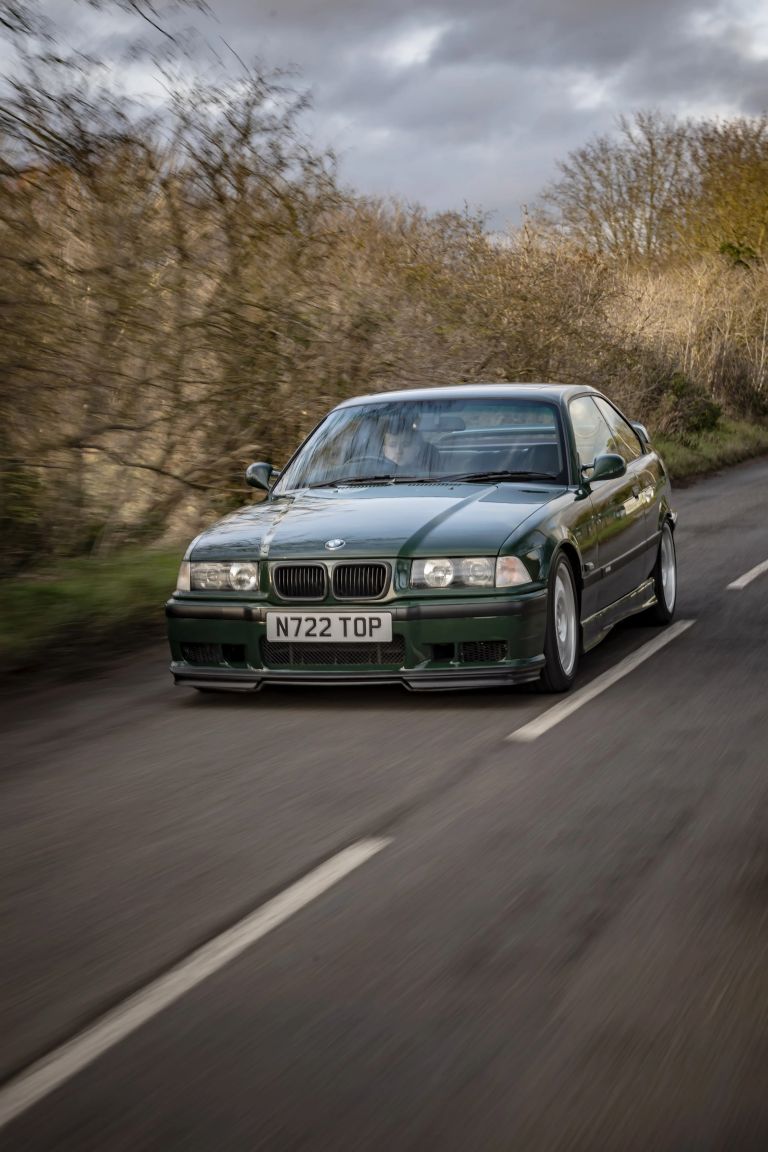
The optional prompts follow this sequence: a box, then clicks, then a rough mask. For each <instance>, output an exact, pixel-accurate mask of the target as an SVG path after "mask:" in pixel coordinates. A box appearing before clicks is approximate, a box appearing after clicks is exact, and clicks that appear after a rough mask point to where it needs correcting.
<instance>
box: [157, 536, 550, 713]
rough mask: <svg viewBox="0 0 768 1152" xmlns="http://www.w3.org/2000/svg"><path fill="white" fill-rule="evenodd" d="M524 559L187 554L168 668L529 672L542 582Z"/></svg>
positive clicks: (204, 676)
mask: <svg viewBox="0 0 768 1152" xmlns="http://www.w3.org/2000/svg"><path fill="white" fill-rule="evenodd" d="M329 543H331V544H333V543H334V541H333V540H331V541H329ZM191 555H192V557H194V550H193V551H192V553H191ZM528 564H529V565H530V568H528V567H526V566H525V561H524V560H520V559H519V558H517V557H498V556H478V557H456V556H454V557H431V556H428V557H416V558H405V557H394V558H393V557H387V558H380V557H360V558H347V557H345V558H344V559H337V558H333V559H331V558H328V559H326V558H325V557H323V558H318V557H307V558H305V559H294V558H292V559H289V560H279V559H278V560H272V559H271V560H268V561H259V560H256V561H243V560H242V559H239V560H237V561H232V562H229V561H223V560H221V561H202V562H198V563H196V562H195V561H194V559H191V560H187V561H185V562H184V564H183V565H182V569H181V572H180V579H179V587H178V588H177V590H176V592H175V593H174V595H173V596H172V598H171V599H170V600H169V601H168V603H167V605H166V616H167V619H168V632H169V639H170V645H171V653H172V664H171V670H172V672H173V676H174V679H175V681H176V683H178V684H186V685H189V686H192V687H196V688H229V689H233V690H253V689H259V688H261V687H263V686H264V685H265V684H270V683H272V684H280V683H283V684H374V683H375V684H393V683H398V684H402V685H404V686H405V687H407V688H410V689H441V688H442V689H445V688H467V687H472V686H478V687H480V686H489V685H507V684H518V683H522V682H524V681H527V680H535V679H537V678H538V676H539V675H540V673H541V669H542V667H543V663H544V658H543V656H542V650H543V637H544V628H545V623H546V587H545V586H543V585H542V584H541V583H539V582H538V581H537V580H536V579H534V578H533V576H534V572H532V571H531V570H530V569H532V568H535V564H534V560H533V559H532V558H531V559H529V560H528ZM512 581H515V583H511V582H512ZM505 582H506V583H505ZM246 583H248V584H250V587H247V588H243V587H242V585H244V584H246ZM212 584H214V585H216V584H218V585H219V587H211V585H212ZM238 584H240V585H241V587H238V586H237V585H238ZM233 585H234V586H233Z"/></svg>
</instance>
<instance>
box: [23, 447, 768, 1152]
mask: <svg viewBox="0 0 768 1152" xmlns="http://www.w3.org/2000/svg"><path fill="white" fill-rule="evenodd" d="M676 507H677V509H678V511H679V513H680V524H679V530H678V536H677V542H678V557H679V564H680V583H681V587H680V598H679V609H678V616H679V618H681V619H686V620H693V621H695V623H694V624H693V625H692V626H691V627H690V628H689V629H688V630H687V631H684V632H683V633H682V634H680V635H677V636H676V637H675V638H674V639H672V640H671V641H670V643H669V644H667V645H666V646H664V647H663V648H661V649H660V650H659V651H658V652H656V653H655V654H654V655H652V656H651V657H650V658H649V659H647V660H646V661H645V662H643V663H641V664H640V665H639V666H638V667H636V668H635V669H634V670H633V671H631V672H630V673H629V674H628V675H626V676H625V677H624V678H623V679H621V680H619V681H617V682H616V683H614V684H612V685H611V686H610V687H608V688H607V689H606V690H605V691H604V692H602V693H600V694H599V695H597V696H596V697H595V698H594V699H592V700H591V701H589V702H587V703H585V704H584V706H583V707H581V708H579V709H578V710H577V711H575V712H574V713H573V714H572V715H571V716H569V717H567V718H566V719H564V720H563V721H562V722H561V723H559V724H557V725H555V726H554V727H553V728H552V729H551V730H550V731H548V732H546V733H544V734H543V735H542V736H540V737H539V738H538V739H537V740H535V741H532V742H527V743H520V742H516V741H510V740H508V739H507V736H508V735H509V734H510V733H512V732H514V731H515V730H517V729H519V728H520V727H521V726H523V725H525V724H526V723H528V722H529V721H530V720H532V719H534V718H535V717H537V716H538V715H540V714H542V713H543V712H544V711H545V710H546V709H548V708H550V707H552V705H553V703H554V701H553V700H552V699H551V698H550V699H548V698H545V697H540V696H538V695H536V694H534V693H533V692H530V691H528V690H516V691H498V692H484V693H479V694H471V693H467V694H462V695H458V696H455V695H438V696H423V695H418V696H417V695H408V694H406V693H404V692H401V691H400V690H397V689H387V690H384V689H376V690H354V691H353V690H343V691H342V690H329V691H326V692H321V691H305V690H293V691H279V690H272V691H265V692H263V693H261V694H260V695H255V696H247V697H241V696H237V697H223V698H219V697H210V696H209V697H203V696H199V695H198V694H196V693H193V692H188V691H186V690H182V689H176V688H173V687H172V686H171V683H170V678H169V676H168V674H167V671H166V667H165V664H166V654H165V651H164V649H162V648H155V649H152V650H148V651H146V652H143V653H141V654H140V655H137V656H136V657H135V658H133V659H132V660H130V661H129V662H126V663H124V664H122V665H121V666H120V667H118V668H115V669H113V670H112V671H110V672H108V673H107V674H102V675H101V677H100V678H99V679H98V680H90V681H88V680H83V681H79V682H77V683H72V684H69V685H62V686H60V687H58V688H56V689H51V688H50V687H47V688H46V689H45V691H44V692H42V693H41V694H40V695H34V696H33V695H30V696H28V697H25V698H24V699H18V698H17V699H15V700H13V701H12V703H11V704H9V705H7V706H6V707H5V708H4V709H3V711H2V714H1V718H2V722H3V741H2V746H3V749H4V756H3V759H4V767H3V769H2V772H0V917H1V920H0V924H1V925H2V928H1V929H0V936H1V939H2V947H1V948H0V988H1V989H2V992H1V993H0V997H1V999H0V1017H1V1020H2V1022H1V1023H0V1079H2V1080H4V1081H12V1080H13V1079H14V1077H18V1076H19V1075H20V1074H21V1076H22V1079H23V1077H24V1074H25V1069H28V1068H29V1066H30V1065H31V1064H32V1063H33V1062H34V1061H36V1060H38V1059H39V1058H40V1057H43V1056H45V1055H46V1054H48V1053H50V1052H51V1051H52V1050H54V1049H56V1048H57V1047H58V1046H60V1045H62V1044H63V1043H64V1042H65V1041H68V1040H70V1039H71V1038H73V1037H76V1036H78V1035H79V1034H80V1033H81V1032H82V1031H83V1030H84V1029H85V1028H86V1026H87V1025H89V1024H91V1023H92V1022H94V1021H96V1020H98V1018H99V1017H100V1016H101V1015H102V1014H103V1013H105V1012H106V1011H107V1010H109V1009H111V1008H113V1007H114V1006H116V1005H120V1004H122V1003H123V1002H124V1001H125V1000H126V998H127V997H129V996H130V995H131V994H133V993H138V994H139V999H140V1000H141V997H142V995H143V996H144V997H145V999H144V1000H143V1001H141V1002H142V1003H148V1002H149V1001H147V999H146V997H147V993H146V989H147V986H148V985H150V984H151V982H152V981H154V980H155V979H156V978H157V977H159V976H161V974H162V973H164V972H166V971H167V970H168V969H169V968H170V967H171V966H173V965H174V964H176V963H178V962H180V961H183V960H184V958H185V957H188V956H189V955H190V953H192V952H193V951H194V950H195V949H196V948H197V947H198V946H200V945H201V944H203V943H204V942H205V941H209V940H211V939H213V938H217V937H219V935H220V934H221V933H222V932H224V931H225V930H226V929H228V928H230V927H231V926H232V925H235V924H238V923H239V922H241V921H242V920H243V918H244V917H248V916H249V915H250V914H251V913H253V912H254V911H255V910H258V909H259V908H260V907H261V906H262V905H264V903H265V901H268V900H269V899H271V898H272V897H275V896H278V895H279V894H281V893H284V892H285V890H286V889H287V888H288V887H289V886H290V885H291V884H292V883H293V882H294V881H296V880H297V879H299V878H301V877H303V876H305V875H306V874H308V873H311V872H312V870H313V869H314V868H315V867H316V866H317V865H318V864H320V863H321V862H322V861H325V860H328V859H335V858H336V856H337V854H338V853H339V852H341V851H342V850H343V849H345V848H346V847H347V846H349V845H354V844H356V843H358V842H359V841H361V840H363V841H366V840H368V839H370V838H372V837H376V838H385V839H386V840H387V841H388V842H387V843H386V845H385V846H381V845H377V846H376V847H379V848H380V850H379V851H376V852H375V854H372V855H371V857H370V859H368V860H366V861H365V862H362V863H360V865H359V867H356V868H355V869H354V870H352V871H350V872H349V874H348V875H346V876H345V877H343V878H340V879H339V880H338V882H336V883H332V884H330V886H329V887H328V888H327V890H326V891H325V892H323V893H320V894H315V895H311V896H310V897H308V898H307V899H306V902H305V904H304V906H303V907H302V908H301V909H300V910H298V911H297V912H296V913H295V915H293V916H291V917H290V918H287V919H285V920H284V921H283V922H282V923H278V924H276V926H274V927H273V928H272V930H271V931H268V932H264V933H262V934H261V936H260V938H258V939H254V941H253V942H252V943H251V944H249V945H248V946H247V947H244V948H243V950H242V951H241V952H240V954H239V955H238V956H237V957H235V958H234V959H231V960H230V961H229V962H228V963H226V964H222V965H221V966H219V968H218V970H217V971H215V972H214V973H213V974H211V975H209V976H207V978H205V979H199V981H198V982H195V980H194V979H193V981H192V983H193V984H194V986H193V987H190V988H189V990H188V991H186V993H185V994H184V995H182V996H180V997H179V998H178V999H176V1000H175V1002H174V1003H172V1004H170V1005H169V1006H166V1007H163V1006H162V1005H159V1006H157V1005H156V1006H155V1008H153V1007H152V1005H151V1003H150V1006H149V1008H148V1009H147V1018H146V1020H145V1022H144V1023H143V1024H142V1026H141V1027H138V1028H136V1029H135V1030H134V1031H132V1032H131V1033H130V1035H127V1036H125V1038H123V1039H120V1040H118V1041H117V1042H115V1043H113V1044H112V1046H111V1047H108V1048H107V1050H105V1051H104V1052H103V1053H102V1054H100V1055H98V1057H97V1058H95V1059H93V1060H92V1061H91V1062H90V1063H87V1064H84V1065H83V1066H82V1067H80V1068H79V1070H77V1068H78V1067H79V1065H78V1059H79V1057H78V1052H79V1051H80V1049H79V1048H78V1049H77V1050H76V1051H75V1056H74V1057H73V1059H74V1062H75V1063H74V1068H73V1069H72V1070H73V1071H74V1074H73V1075H71V1076H70V1077H69V1078H68V1079H66V1080H64V1081H63V1082H62V1083H61V1084H60V1085H59V1086H58V1087H55V1086H52V1087H51V1090H50V1091H48V1092H47V1094H44V1095H43V1096H42V1098H41V1099H39V1100H38V1101H37V1102H36V1103H34V1104H32V1105H31V1106H30V1107H29V1108H27V1109H26V1110H23V1111H22V1112H21V1114H19V1115H18V1116H17V1117H16V1118H15V1119H13V1120H11V1121H10V1122H9V1123H8V1124H7V1125H6V1126H5V1127H4V1128H3V1129H2V1130H0V1147H2V1148H3V1149H8V1150H11V1149H13V1150H16V1149H24V1150H25V1152H26V1150H37V1149H55V1150H56V1152H66V1150H73V1152H74V1150H77V1152H83V1150H91V1149H93V1150H99V1152H102V1150H106V1149H109V1150H110V1152H121V1150H123V1149H125V1150H131V1152H137V1150H143V1149H153V1150H155V1149H157V1150H158V1152H168V1150H175V1149H185V1150H187V1149H189V1150H198V1149H199V1150H201V1152H209V1150H217V1152H218V1150H219V1149H222V1150H225V1149H226V1150H228V1149H237V1150H239V1149H244V1150H249V1152H251V1150H256V1149H268V1150H270V1152H271V1150H277V1152H283V1150H286V1152H287V1150H291V1152H298V1150H303V1149H307V1150H316V1149H317V1150H319V1149H328V1150H333V1152H337V1150H338V1152H342V1150H344V1152H346V1150H347V1149H350V1150H351V1149H355V1150H356V1152H358V1150H361V1149H365V1150H368V1149H372V1150H377V1152H378V1150H379V1149H381V1150H388V1152H390V1150H399V1149H419V1150H421V1149H433V1148H435V1149H440V1150H441V1152H448V1150H452V1149H457V1150H472V1152H474V1150H485V1149H488V1150H496V1149H498V1150H499V1152H501V1150H504V1152H517V1150H518V1149H519V1150H521V1152H523V1150H524V1152H538V1150H547V1152H548V1150H550V1149H552V1150H555V1149H563V1150H568V1152H601V1150H610V1152H612V1150H613V1149H616V1150H617V1152H634V1150H635V1149H637V1150H638V1152H640V1150H642V1152H647V1150H649V1149H653V1150H660V1152H666V1150H669V1152H703V1150H707V1152H710V1150H712V1152H714V1150H722V1152H731V1150H735V1152H752V1150H755V1152H757V1150H760V1152H764V1150H765V1149H766V1148H768V963H767V961H768V573H765V574H764V575H762V576H760V577H758V578H757V579H755V580H753V581H752V582H751V583H749V584H748V585H747V586H746V587H744V588H743V589H742V590H729V589H728V588H727V585H728V584H729V583H730V582H731V581H733V580H734V579H735V578H736V577H738V576H740V575H741V574H742V573H744V572H746V571H747V570H749V569H751V568H753V567H754V566H755V565H757V564H759V563H760V562H762V561H764V560H766V559H768V462H766V461H762V462H755V463H752V464H749V465H745V466H742V467H740V468H737V469H734V470H732V471H730V472H727V473H723V474H722V475H720V476H716V477H713V478H711V479H709V480H706V481H702V482H700V483H698V484H696V485H694V486H693V487H691V488H689V489H686V490H684V491H680V492H678V493H677V495H676ZM658 634H659V630H657V629H652V628H648V627H645V626H638V625H637V624H633V625H627V626H623V627H622V628H620V629H617V630H616V631H615V633H614V634H613V635H612V636H611V637H610V638H609V639H608V640H607V641H606V642H605V643H604V644H603V645H601V647H600V648H598V649H596V650H595V651H594V652H593V653H592V654H590V655H589V656H588V657H586V658H585V660H584V662H583V666H582V675H581V679H580V684H581V685H585V684H587V683H589V682H591V681H593V680H594V679H595V678H596V677H597V676H599V675H601V674H603V673H605V672H607V671H608V670H610V669H613V668H616V667H617V666H618V665H619V664H620V662H621V661H622V660H623V659H624V658H625V657H626V656H627V655H628V654H629V653H631V652H633V651H637V650H640V649H641V648H642V646H643V645H645V644H646V643H648V642H649V641H650V640H651V639H653V638H654V637H656V636H657V635H658ZM270 907H271V906H270ZM259 931H260V932H261V930H259ZM150 999H151V997H150ZM16 1083H17V1084H18V1083H19V1081H16ZM4 1099H5V1100H6V1103H7V1099H8V1090H6V1096H5V1097H4V1096H3V1090H2V1089H0V1121H2V1118H3V1107H4V1105H3V1100H4Z"/></svg>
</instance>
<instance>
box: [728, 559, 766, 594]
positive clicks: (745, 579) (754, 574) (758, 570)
mask: <svg viewBox="0 0 768 1152" xmlns="http://www.w3.org/2000/svg"><path fill="white" fill-rule="evenodd" d="M763 572H768V560H763V562H762V564H755V566H754V568H750V570H749V572H745V573H744V575H743V576H739V578H738V580H734V581H733V583H732V584H729V585H728V588H729V589H730V588H733V589H734V590H735V591H739V592H740V591H741V589H742V588H746V586H747V584H751V583H752V581H753V580H757V578H758V576H762V574H763Z"/></svg>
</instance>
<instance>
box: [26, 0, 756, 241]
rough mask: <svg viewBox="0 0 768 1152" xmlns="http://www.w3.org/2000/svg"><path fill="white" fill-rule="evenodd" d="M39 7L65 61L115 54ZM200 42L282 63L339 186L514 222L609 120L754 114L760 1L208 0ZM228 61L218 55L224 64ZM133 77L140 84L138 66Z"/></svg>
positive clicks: (78, 26) (62, 14) (111, 37)
mask: <svg viewBox="0 0 768 1152" xmlns="http://www.w3.org/2000/svg"><path fill="white" fill-rule="evenodd" d="M42 6H43V8H44V9H47V11H48V12H49V14H50V15H51V16H53V17H55V19H56V20H57V22H58V24H59V26H60V27H64V29H65V30H66V35H67V38H68V39H69V40H70V42H72V43H76V44H77V46H79V47H89V48H91V49H94V50H96V51H99V52H101V53H102V54H107V55H108V54H109V53H112V54H118V53H119V52H120V51H121V49H122V48H123V47H124V45H125V43H126V41H127V40H128V39H130V38H131V37H132V34H133V29H134V28H135V25H133V24H131V21H130V19H129V18H128V17H126V16H123V15H120V14H119V13H115V14H106V13H104V12H102V13H101V14H99V15H95V14H93V13H90V12H89V11H88V10H87V9H86V8H84V7H83V5H82V4H80V5H78V4H77V3H75V2H74V0H42ZM209 8H210V10H211V12H212V17H211V18H206V17H202V16H200V15H199V14H197V13H194V14H190V13H189V12H187V13H186V14H185V15H184V16H183V17H177V18H175V19H172V20H166V21H165V25H166V26H167V27H171V28H174V27H181V26H182V25H184V24H186V25H190V24H194V25H195V27H196V28H197V30H198V31H199V33H200V34H201V35H202V36H203V37H204V38H205V39H206V40H207V41H208V42H210V43H211V44H214V45H218V46H219V48H220V49H221V50H222V51H224V49H223V47H222V41H226V42H228V43H229V44H231V45H232V46H233V48H235V49H236V51H237V52H238V53H239V54H240V56H242V57H244V58H247V59H251V58H254V57H258V58H259V59H260V60H261V61H263V62H264V64H266V65H268V66H272V67H285V66H293V67H295V68H296V69H297V70H298V72H299V74H300V81H301V83H302V84H303V85H304V86H306V87H308V88H309V89H310V90H311V92H312V95H313V101H314V110H313V112H312V113H311V114H310V116H309V117H308V118H307V119H306V121H305V127H306V128H307V129H308V130H311V133H312V135H313V137H314V139H315V140H316V142H317V143H318V144H324V145H325V144H328V145H331V146H332V147H333V148H334V149H335V150H336V151H337V153H338V155H339V159H340V171H341V175H342V178H343V180H344V182H345V183H348V184H351V185H353V186H355V187H356V188H358V189H359V190H360V191H363V192H367V193H375V194H383V195H389V194H392V195H396V196H399V197H402V198H405V199H407V200H412V201H419V202H421V203H423V204H425V205H426V206H427V207H429V208H431V209H436V210H442V209H453V208H461V207H462V205H463V203H464V202H465V201H467V202H469V203H470V204H471V205H472V206H475V207H480V208H483V209H485V210H487V211H489V212H490V213H492V214H493V216H492V219H493V222H494V224H495V225H496V226H497V227H503V225H504V224H505V222H515V221H516V220H517V219H519V213H520V206H521V205H522V204H525V203H531V202H532V201H533V200H534V198H535V197H536V194H537V193H538V191H539V190H540V189H541V187H542V185H543V184H544V183H545V182H546V181H547V180H548V179H550V178H551V177H552V176H554V175H555V174H556V161H557V160H558V159H564V158H565V157H566V156H567V154H568V152H569V151H570V150H571V149H573V148H576V147H578V146H579V145H580V144H582V143H584V142H585V141H586V140H587V139H588V138H589V137H591V136H593V135H594V134H595V133H597V132H604V131H609V130H611V128H612V126H613V124H614V122H615V118H616V116H617V115H618V114H620V113H622V112H625V113H631V112H632V111H634V110H636V109H640V108H643V109H648V108H659V109H661V110H663V111H664V112H669V113H675V114H677V115H681V116H687V115H694V116H698V115H704V116H716V115H720V116H728V115H733V114H738V113H745V114H756V113H760V112H762V111H764V110H765V109H766V108H768V0H700V2H696V0H434V2H432V3H415V2H410V3H409V2H408V0H209ZM225 56H226V53H225ZM134 67H136V69H137V72H136V75H135V77H134V78H133V80H134V82H135V83H136V84H139V85H140V84H142V83H144V82H145V77H143V76H142V75H141V74H140V71H139V70H138V67H139V66H138V65H136V66H134Z"/></svg>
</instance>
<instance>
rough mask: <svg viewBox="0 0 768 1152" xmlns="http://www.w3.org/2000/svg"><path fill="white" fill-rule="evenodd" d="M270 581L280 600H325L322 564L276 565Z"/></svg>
mask: <svg viewBox="0 0 768 1152" xmlns="http://www.w3.org/2000/svg"><path fill="white" fill-rule="evenodd" d="M272 579H273V580H274V584H275V590H276V592H277V594H278V596H280V598H281V599H282V600H323V599H325V568H324V567H323V565H322V564H278V565H276V566H275V568H274V570H273V573H272Z"/></svg>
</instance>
